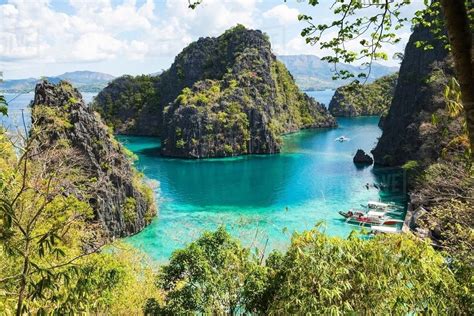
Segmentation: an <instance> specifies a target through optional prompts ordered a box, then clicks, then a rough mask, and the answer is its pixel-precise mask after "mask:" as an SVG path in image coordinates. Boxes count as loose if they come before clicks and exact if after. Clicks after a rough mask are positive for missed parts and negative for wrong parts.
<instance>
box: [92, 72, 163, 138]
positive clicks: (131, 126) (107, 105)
mask: <svg viewBox="0 0 474 316" xmlns="http://www.w3.org/2000/svg"><path fill="white" fill-rule="evenodd" d="M155 81H156V79H155V77H152V76H147V75H142V76H136V77H132V76H128V75H125V76H122V77H119V78H117V79H115V80H113V81H112V82H111V83H110V84H109V85H108V86H107V87H105V88H104V89H103V90H102V91H101V92H100V93H99V94H98V95H97V96H96V97H95V99H94V102H93V103H92V107H93V109H94V110H96V111H97V112H99V113H100V115H101V116H102V118H103V119H104V120H105V121H106V122H107V124H108V125H109V126H111V127H112V128H113V129H114V131H115V132H117V133H127V132H129V133H138V131H137V130H136V125H137V123H138V122H137V120H138V119H139V117H140V116H141V115H143V113H142V110H143V109H144V107H146V106H147V105H148V104H153V103H154V102H156V92H155V88H154V84H155Z"/></svg>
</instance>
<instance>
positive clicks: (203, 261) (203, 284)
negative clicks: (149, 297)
mask: <svg viewBox="0 0 474 316" xmlns="http://www.w3.org/2000/svg"><path fill="white" fill-rule="evenodd" d="M263 269H264V268H263V267H262V266H260V265H259V264H258V262H257V260H256V259H254V258H251V256H250V252H249V250H248V249H245V248H243V247H242V246H241V245H240V243H239V242H238V241H237V240H235V239H233V238H232V237H231V236H230V235H229V233H227V232H226V231H225V229H224V228H223V227H220V228H219V229H218V230H217V231H215V232H212V233H211V232H206V233H204V234H203V235H202V236H201V237H200V238H199V239H197V240H196V241H194V242H192V243H191V244H189V245H188V246H187V247H186V248H184V249H181V250H177V251H175V252H174V253H173V255H172V256H171V259H170V263H169V264H168V265H165V266H163V268H162V273H161V275H160V277H159V279H158V282H157V283H158V284H159V286H160V287H161V289H162V290H163V291H164V292H165V293H166V296H165V300H164V302H165V304H164V305H162V306H160V305H157V304H155V303H154V301H149V302H148V304H147V308H146V309H145V313H146V314H189V313H202V314H208V313H209V314H228V315H236V314H238V312H239V311H242V309H244V307H245V305H246V300H245V298H246V295H245V293H247V292H252V291H253V290H251V289H254V288H255V286H258V284H261V282H258V281H257V280H259V279H260V276H262V275H263Z"/></svg>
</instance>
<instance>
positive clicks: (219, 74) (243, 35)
mask: <svg viewBox="0 0 474 316" xmlns="http://www.w3.org/2000/svg"><path fill="white" fill-rule="evenodd" d="M93 107H94V109H96V110H97V111H98V112H99V113H100V114H101V115H102V117H103V118H104V119H105V121H106V122H107V123H108V124H109V125H111V126H113V128H114V131H115V132H117V133H121V134H128V135H149V136H159V137H160V139H161V142H162V150H161V152H162V154H163V155H165V156H172V157H181V158H210V157H229V156H238V155H245V154H273V153H278V152H279V151H280V149H281V145H282V139H281V136H282V135H283V134H286V133H290V132H295V131H298V130H301V129H306V128H328V127H336V126H337V123H336V120H335V119H334V117H333V116H332V115H331V114H330V113H329V111H328V110H327V109H326V108H325V107H324V106H323V105H322V104H320V103H318V102H317V101H316V100H314V99H313V98H311V97H309V96H307V95H306V94H304V93H302V92H301V91H300V90H299V88H298V87H297V86H296V84H295V81H294V79H293V77H292V76H291V74H290V73H289V72H288V70H287V69H286V67H285V66H284V65H283V64H282V63H281V62H279V61H278V60H277V59H276V57H275V55H274V54H273V53H272V51H271V46H270V41H269V39H268V37H267V36H266V35H265V34H264V33H262V32H261V31H258V30H249V29H246V28H245V27H244V26H241V25H238V26H236V27H234V28H232V29H229V30H227V31H226V32H225V33H224V34H222V35H221V36H219V37H215V38H214V37H206V38H201V39H199V40H198V41H196V42H194V43H192V44H190V45H189V46H188V47H186V48H185V49H184V50H183V51H182V52H181V53H180V54H179V55H178V56H177V57H176V58H175V61H174V63H173V64H172V65H171V67H170V69H168V70H166V71H164V72H163V73H162V74H160V75H159V76H138V77H129V76H127V77H121V78H118V79H116V80H114V81H113V82H112V83H111V84H110V85H109V86H108V87H106V88H105V89H104V90H103V91H102V92H101V93H99V95H98V96H97V97H96V99H95V102H94V104H93Z"/></svg>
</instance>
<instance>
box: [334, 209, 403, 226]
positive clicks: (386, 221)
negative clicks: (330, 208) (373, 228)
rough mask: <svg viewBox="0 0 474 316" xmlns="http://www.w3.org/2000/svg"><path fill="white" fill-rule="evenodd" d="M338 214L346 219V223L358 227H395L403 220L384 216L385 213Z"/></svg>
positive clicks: (357, 212) (352, 212)
mask: <svg viewBox="0 0 474 316" xmlns="http://www.w3.org/2000/svg"><path fill="white" fill-rule="evenodd" d="M339 214H340V215H341V216H342V217H344V218H345V219H346V222H349V223H356V224H359V225H397V224H399V223H403V220H400V219H395V218H391V217H388V216H386V213H385V212H377V211H368V212H363V211H348V212H342V211H340V212H339Z"/></svg>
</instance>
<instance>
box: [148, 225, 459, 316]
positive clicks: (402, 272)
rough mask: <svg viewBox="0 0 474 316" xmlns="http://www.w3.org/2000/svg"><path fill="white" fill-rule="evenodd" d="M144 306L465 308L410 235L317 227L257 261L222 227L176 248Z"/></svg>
mask: <svg viewBox="0 0 474 316" xmlns="http://www.w3.org/2000/svg"><path fill="white" fill-rule="evenodd" d="M157 284H158V285H159V286H160V288H161V290H163V291H164V292H165V293H166V294H165V299H164V304H162V305H160V304H158V303H157V302H156V301H154V300H149V301H148V303H147V305H146V307H145V312H146V313H148V314H170V313H171V314H173V313H207V312H217V313H226V314H231V315H235V314H239V313H243V312H244V311H249V312H253V313H256V314H278V315H281V314H306V313H316V314H332V315H343V314H350V313H361V314H370V313H374V311H377V313H380V314H391V313H396V314H409V313H444V312H446V311H448V312H451V313H463V312H467V311H466V310H465V308H467V307H466V306H465V305H463V304H462V302H461V301H460V300H461V298H460V296H459V295H458V293H459V292H460V287H459V284H458V283H457V281H456V279H455V278H454V276H453V274H452V272H451V271H450V270H449V268H448V266H447V265H446V260H445V258H444V257H443V256H442V255H441V254H440V253H438V252H436V251H435V250H434V249H433V248H432V247H431V246H430V245H429V244H427V243H424V242H422V241H419V240H417V239H416V238H415V237H414V236H412V235H396V236H377V237H375V238H374V239H371V240H363V239H362V238H360V236H355V235H353V236H350V237H349V238H348V239H341V238H337V237H329V236H327V235H325V234H324V233H322V232H321V231H320V230H319V229H318V228H315V229H313V230H310V231H306V232H303V233H301V234H295V235H294V236H293V238H292V241H291V245H290V247H289V249H288V251H287V252H286V253H279V252H273V253H271V254H270V256H269V257H268V259H267V260H266V263H265V264H264V265H262V264H260V262H259V258H257V257H255V256H253V255H251V254H250V253H249V252H248V251H247V250H245V249H244V248H243V247H242V246H241V245H240V243H239V242H238V241H237V240H235V239H233V238H232V237H231V236H230V235H229V234H228V233H227V232H226V231H225V229H224V228H222V227H221V228H219V229H218V230H217V231H216V232H213V233H205V234H204V235H203V236H202V237H201V238H199V239H198V240H197V241H195V242H193V243H191V244H190V245H189V246H188V247H186V248H184V249H182V250H178V251H176V252H175V253H174V254H173V256H172V258H171V261H170V263H169V264H168V265H166V266H164V267H163V268H162V273H161V274H160V277H159V278H158V282H157Z"/></svg>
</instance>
